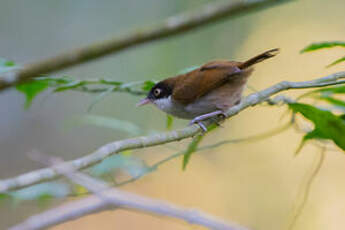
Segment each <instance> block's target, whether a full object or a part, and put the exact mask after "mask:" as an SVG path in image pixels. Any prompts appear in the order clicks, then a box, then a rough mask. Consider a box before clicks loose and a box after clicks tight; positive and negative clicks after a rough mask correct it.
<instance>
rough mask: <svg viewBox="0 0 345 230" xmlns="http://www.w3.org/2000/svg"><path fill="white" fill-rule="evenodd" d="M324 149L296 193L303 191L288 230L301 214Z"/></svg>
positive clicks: (322, 160) (321, 161) (317, 171)
mask: <svg viewBox="0 0 345 230" xmlns="http://www.w3.org/2000/svg"><path fill="white" fill-rule="evenodd" d="M325 151H326V148H325V147H322V148H321V153H320V156H319V159H317V164H316V166H315V168H314V169H313V171H312V173H311V175H310V177H309V178H308V181H307V183H306V185H305V187H304V186H303V188H301V190H300V191H299V192H298V194H300V193H303V195H302V201H301V202H300V203H299V204H297V207H296V209H295V211H294V212H293V217H292V220H291V222H290V224H289V227H288V230H292V229H293V228H294V227H295V225H296V223H297V220H298V218H299V217H300V216H301V215H302V212H303V209H304V207H305V205H306V204H307V201H308V198H309V196H310V191H311V186H312V184H313V182H314V181H315V179H316V177H317V175H318V174H319V173H320V169H321V166H322V165H323V162H324V161H325Z"/></svg>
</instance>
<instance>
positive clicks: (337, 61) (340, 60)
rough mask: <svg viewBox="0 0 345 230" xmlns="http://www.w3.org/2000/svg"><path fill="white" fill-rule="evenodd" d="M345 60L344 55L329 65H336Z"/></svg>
mask: <svg viewBox="0 0 345 230" xmlns="http://www.w3.org/2000/svg"><path fill="white" fill-rule="evenodd" d="M344 61H345V56H344V57H342V58H339V59H337V60H335V61H334V62H332V63H331V64H329V65H328V66H327V67H331V66H334V65H336V64H339V63H341V62H344Z"/></svg>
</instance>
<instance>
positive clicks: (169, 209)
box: [10, 153, 246, 230]
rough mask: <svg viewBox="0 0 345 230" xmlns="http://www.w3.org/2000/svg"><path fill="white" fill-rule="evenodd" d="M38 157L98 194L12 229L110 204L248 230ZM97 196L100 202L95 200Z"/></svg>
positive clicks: (26, 229) (221, 229) (30, 229)
mask: <svg viewBox="0 0 345 230" xmlns="http://www.w3.org/2000/svg"><path fill="white" fill-rule="evenodd" d="M34 157H35V159H37V160H39V161H41V162H46V163H49V165H50V166H51V167H52V168H54V169H55V170H56V171H57V172H59V173H61V174H62V175H64V176H66V177H67V178H69V179H71V180H72V181H73V182H74V183H77V184H80V185H82V186H84V187H85V188H87V189H88V190H89V191H91V192H92V193H93V194H94V195H92V196H89V197H87V198H84V199H81V200H78V201H72V202H70V203H68V204H65V205H62V206H60V207H57V208H52V209H50V210H48V211H45V212H43V213H41V214H38V215H35V216H31V217H29V218H28V219H27V220H25V221H24V222H23V223H20V224H18V225H16V226H14V227H12V228H10V230H37V229H43V228H47V227H49V226H54V225H57V224H61V223H64V222H67V221H70V220H73V219H76V218H79V217H83V216H85V215H87V214H89V213H90V212H92V213H94V212H99V211H103V210H104V208H105V207H109V206H110V205H111V206H113V207H117V208H125V209H130V210H138V211H142V212H145V213H147V212H149V213H153V214H156V215H160V216H168V217H173V218H177V219H181V220H184V221H186V222H187V223H190V224H196V225H201V226H204V227H207V228H209V229H215V230H245V229H246V228H244V227H241V226H238V225H236V224H229V223H226V222H224V221H222V220H218V219H217V218H215V217H213V216H210V215H208V214H205V213H202V212H200V211H197V210H190V209H185V208H181V207H178V206H175V205H173V204H170V203H167V202H164V201H159V200H155V199H151V198H146V197H143V196H138V195H134V194H132V193H129V192H124V191H120V190H118V189H110V188H109V186H107V185H106V184H105V183H104V182H102V181H98V180H97V179H95V178H92V177H90V176H87V175H86V174H83V173H80V172H77V171H74V168H73V167H72V166H71V165H69V164H62V161H61V160H60V159H57V158H51V157H47V156H45V155H42V154H37V153H36V154H35V155H34ZM56 163H58V164H56ZM95 197H97V198H99V199H97V200H94V198H95ZM90 201H91V202H90Z"/></svg>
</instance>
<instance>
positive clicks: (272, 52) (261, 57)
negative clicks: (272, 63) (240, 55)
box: [238, 49, 279, 69]
mask: <svg viewBox="0 0 345 230" xmlns="http://www.w3.org/2000/svg"><path fill="white" fill-rule="evenodd" d="M278 53H279V49H271V50H268V51H266V52H264V53H262V54H259V55H257V56H255V57H253V58H251V59H249V60H248V61H245V62H243V63H241V64H240V65H239V66H238V67H239V68H240V69H246V68H248V67H250V66H252V65H254V64H256V63H259V62H262V61H264V60H266V59H268V58H271V57H274V56H276V55H277V54H278Z"/></svg>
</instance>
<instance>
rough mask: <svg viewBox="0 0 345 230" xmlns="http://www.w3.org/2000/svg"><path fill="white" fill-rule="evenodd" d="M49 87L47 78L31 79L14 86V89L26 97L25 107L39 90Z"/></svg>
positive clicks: (27, 106)
mask: <svg viewBox="0 0 345 230" xmlns="http://www.w3.org/2000/svg"><path fill="white" fill-rule="evenodd" d="M48 87H49V81H47V80H33V81H30V82H26V83H22V84H19V85H17V86H16V89H17V90H18V91H19V92H21V93H23V94H24V95H25V97H26V101H25V106H24V107H25V108H26V109H27V108H29V107H30V105H31V103H32V100H33V99H34V98H35V97H36V96H37V95H38V94H39V93H41V92H43V91H44V90H45V89H47V88H48Z"/></svg>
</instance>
